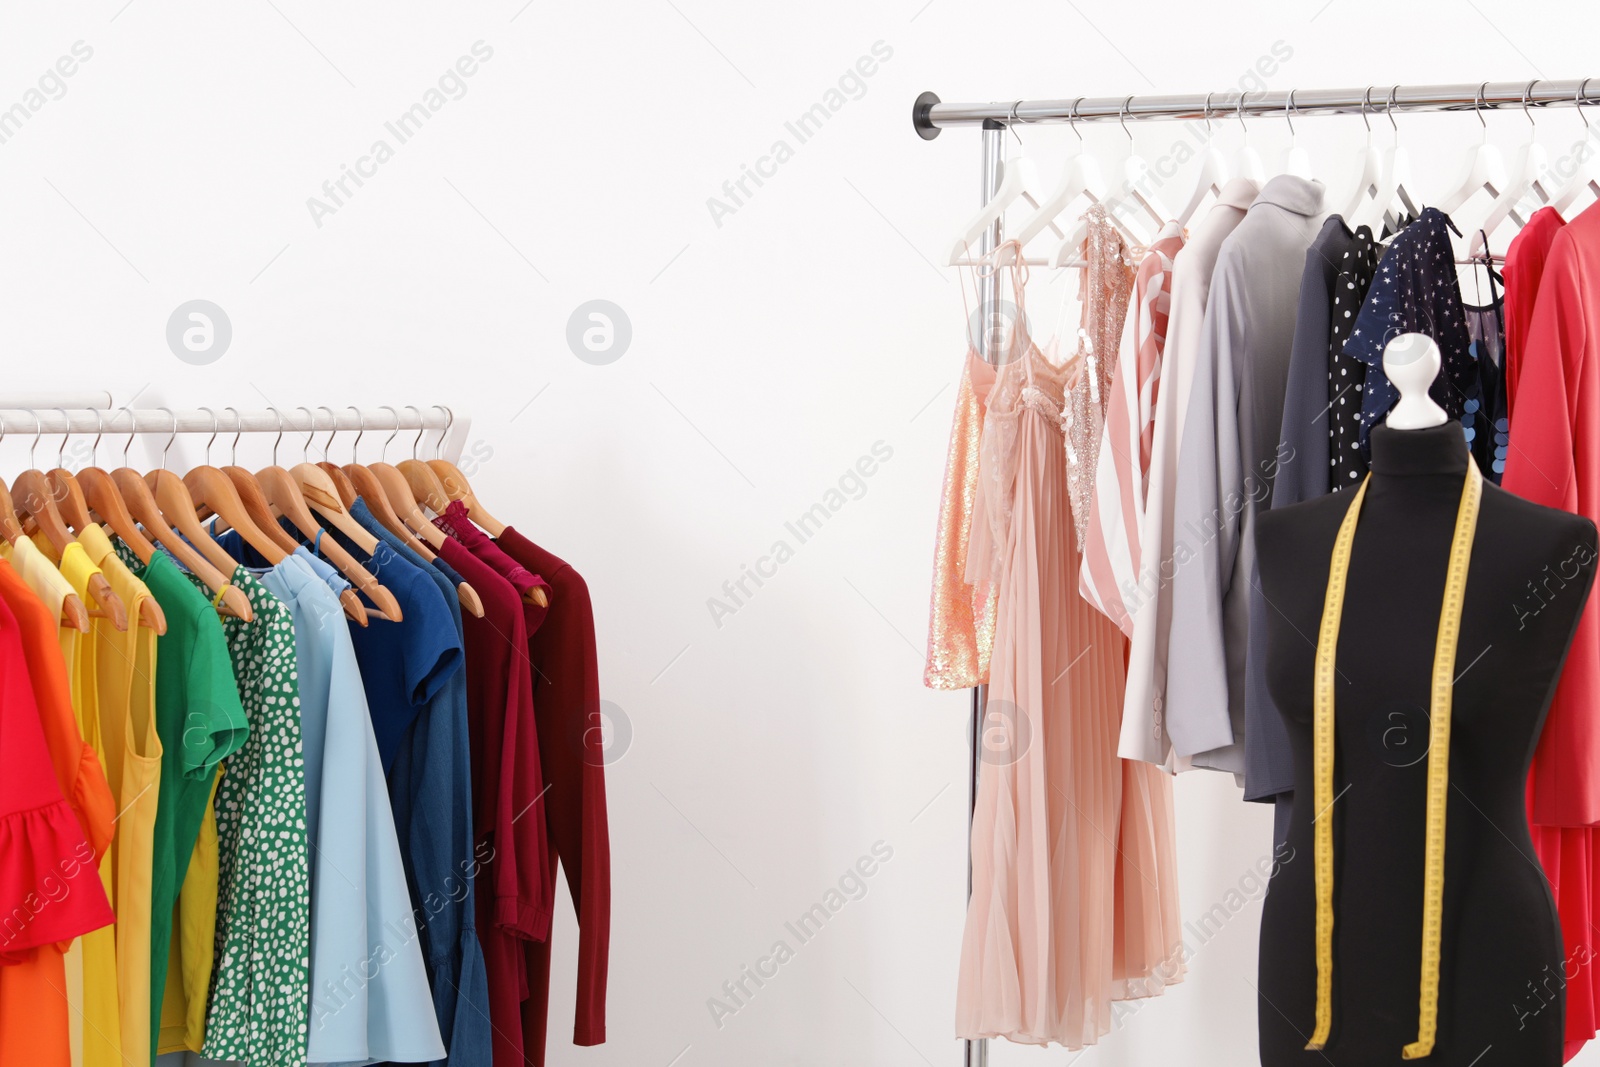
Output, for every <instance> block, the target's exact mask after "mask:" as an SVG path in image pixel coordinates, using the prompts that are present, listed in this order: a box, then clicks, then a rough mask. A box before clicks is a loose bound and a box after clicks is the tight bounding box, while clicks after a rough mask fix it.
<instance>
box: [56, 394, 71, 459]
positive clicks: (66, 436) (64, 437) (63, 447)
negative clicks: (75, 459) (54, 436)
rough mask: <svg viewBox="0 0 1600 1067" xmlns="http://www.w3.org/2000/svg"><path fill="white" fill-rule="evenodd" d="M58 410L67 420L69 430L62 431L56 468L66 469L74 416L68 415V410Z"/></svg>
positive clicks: (57, 451) (57, 450)
mask: <svg viewBox="0 0 1600 1067" xmlns="http://www.w3.org/2000/svg"><path fill="white" fill-rule="evenodd" d="M56 410H57V411H59V412H61V417H62V418H63V419H65V420H66V424H67V428H66V429H65V430H62V431H61V444H60V446H59V447H58V448H57V449H56V466H58V467H65V466H66V465H67V441H68V440H70V439H71V437H72V416H71V415H68V414H67V409H66V408H56Z"/></svg>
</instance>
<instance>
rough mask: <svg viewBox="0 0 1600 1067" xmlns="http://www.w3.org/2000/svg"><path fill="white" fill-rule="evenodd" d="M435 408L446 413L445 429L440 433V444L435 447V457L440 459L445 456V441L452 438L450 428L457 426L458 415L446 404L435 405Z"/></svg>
mask: <svg viewBox="0 0 1600 1067" xmlns="http://www.w3.org/2000/svg"><path fill="white" fill-rule="evenodd" d="M433 406H434V407H436V408H439V409H440V410H442V411H443V412H444V429H442V430H440V431H439V440H438V443H436V444H435V445H434V446H433V457H434V458H435V459H440V458H443V456H444V439H445V438H446V437H449V436H450V428H451V427H452V426H454V425H455V424H456V413H455V412H454V411H451V410H450V408H449V406H448V405H446V404H435V405H433Z"/></svg>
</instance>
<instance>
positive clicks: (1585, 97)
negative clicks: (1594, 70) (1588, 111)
mask: <svg viewBox="0 0 1600 1067" xmlns="http://www.w3.org/2000/svg"><path fill="white" fill-rule="evenodd" d="M1593 80H1594V79H1593V78H1585V79H1583V84H1582V85H1580V86H1578V95H1577V96H1575V97H1574V98H1573V100H1572V103H1573V106H1574V107H1576V108H1577V109H1578V117H1579V118H1580V119H1582V120H1583V128H1584V129H1585V130H1587V129H1588V128H1589V116H1588V115H1585V114H1584V113H1583V105H1584V104H1587V103H1588V102H1589V83H1590V82H1591V81H1593Z"/></svg>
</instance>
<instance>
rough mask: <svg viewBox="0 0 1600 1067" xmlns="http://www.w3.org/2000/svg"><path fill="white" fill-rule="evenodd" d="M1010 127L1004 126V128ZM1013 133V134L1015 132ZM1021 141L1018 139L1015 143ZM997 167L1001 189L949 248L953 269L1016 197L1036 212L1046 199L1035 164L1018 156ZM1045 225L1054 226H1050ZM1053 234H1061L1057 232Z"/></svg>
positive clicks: (1014, 107) (968, 254)
mask: <svg viewBox="0 0 1600 1067" xmlns="http://www.w3.org/2000/svg"><path fill="white" fill-rule="evenodd" d="M1017 103H1021V101H1020V100H1019V101H1017ZM1012 111H1013V115H1014V114H1015V111H1016V104H1013V105H1012ZM1010 128H1011V127H1010V126H1007V129H1010ZM1012 132H1013V134H1014V133H1015V131H1014V130H1013V131H1012ZM1020 140H1021V138H1020V137H1019V138H1018V141H1020ZM1000 167H1001V177H1000V188H999V189H998V190H996V191H995V194H994V198H993V199H992V200H990V201H989V202H988V203H987V204H985V205H983V210H982V211H979V212H978V214H977V215H976V216H974V217H973V219H972V221H971V222H969V223H968V224H967V225H966V227H965V228H963V229H962V231H961V236H960V237H958V238H956V242H955V244H954V245H953V246H952V247H951V249H950V260H949V265H950V266H952V267H955V266H960V265H961V264H962V263H964V262H966V261H967V257H968V256H970V255H971V254H972V249H973V248H974V247H975V246H977V244H978V243H979V238H980V237H982V236H983V231H984V230H986V229H988V228H989V226H990V225H991V224H992V223H993V222H994V220H995V219H997V218H999V217H1000V216H1001V215H1003V214H1005V210H1006V208H1008V207H1010V206H1011V205H1012V203H1013V202H1015V201H1016V200H1017V198H1018V197H1021V198H1022V199H1023V200H1026V201H1027V202H1028V203H1029V204H1030V205H1031V206H1032V207H1033V208H1034V209H1035V210H1037V209H1038V207H1039V205H1040V204H1041V203H1043V201H1044V199H1045V197H1044V196H1043V194H1042V193H1041V191H1040V190H1041V189H1042V188H1043V183H1042V182H1040V180H1039V168H1038V167H1037V166H1035V165H1034V162H1033V160H1031V159H1029V158H1028V157H1026V156H1019V157H1018V158H1017V159H1015V160H1008V161H1006V162H1004V163H1002V164H1001V165H1000ZM1048 225H1051V226H1054V224H1053V223H1049V224H1048ZM1056 232H1057V233H1060V232H1061V231H1060V230H1059V229H1057V230H1056Z"/></svg>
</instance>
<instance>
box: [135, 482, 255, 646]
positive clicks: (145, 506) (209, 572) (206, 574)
mask: <svg viewBox="0 0 1600 1067" xmlns="http://www.w3.org/2000/svg"><path fill="white" fill-rule="evenodd" d="M111 478H112V480H113V481H115V482H116V484H117V488H118V489H119V490H121V491H122V499H123V500H124V501H125V502H126V503H127V505H128V512H129V514H131V515H132V516H133V517H134V518H135V519H136V520H138V522H139V524H140V525H141V526H143V527H144V528H145V530H146V531H147V532H148V533H149V534H150V535H151V536H153V537H154V538H155V539H156V542H157V543H158V544H160V545H161V547H163V548H165V549H166V550H167V551H168V552H171V553H172V555H173V557H174V558H176V559H177V561H178V562H179V563H181V564H183V565H184V567H186V568H187V569H188V571H189V573H191V574H193V575H194V576H195V577H196V578H199V579H200V581H201V582H202V583H204V585H205V587H206V588H207V589H209V590H211V593H212V595H213V596H215V595H216V594H217V593H219V592H220V593H221V594H222V600H221V603H220V604H219V605H218V610H219V611H220V613H221V614H223V615H229V616H232V617H234V618H237V619H242V620H243V621H245V622H250V621H251V620H253V619H254V618H255V612H254V611H253V610H252V609H251V607H250V598H249V597H247V596H245V595H244V590H243V589H240V588H239V587H238V586H236V585H234V584H233V582H232V581H231V580H229V578H228V577H227V575H226V574H224V573H223V572H222V571H221V570H219V569H218V568H217V567H216V565H214V564H213V563H212V562H211V561H210V560H208V559H207V558H206V557H205V556H203V555H201V554H200V552H199V551H198V550H197V549H195V548H194V547H193V546H192V545H190V544H189V542H187V541H185V540H184V539H183V538H182V537H179V536H178V535H177V533H176V532H175V531H174V530H173V529H172V527H170V526H168V525H167V521H166V519H165V518H163V517H162V513H161V507H160V505H158V504H157V503H156V498H155V495H154V494H153V493H151V491H150V486H149V484H148V483H146V482H145V480H144V478H143V476H141V475H140V474H139V472H138V471H136V470H134V469H133V468H132V467H119V468H117V469H116V470H114V471H112V472H111ZM199 525H200V524H199V522H198V521H197V522H196V523H195V527H196V528H197V529H198V528H199ZM200 532H201V534H202V535H203V534H204V531H203V530H202V531H200ZM228 573H230V574H231V573H232V572H231V571H230V572H228Z"/></svg>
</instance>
